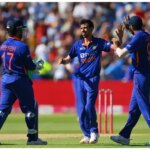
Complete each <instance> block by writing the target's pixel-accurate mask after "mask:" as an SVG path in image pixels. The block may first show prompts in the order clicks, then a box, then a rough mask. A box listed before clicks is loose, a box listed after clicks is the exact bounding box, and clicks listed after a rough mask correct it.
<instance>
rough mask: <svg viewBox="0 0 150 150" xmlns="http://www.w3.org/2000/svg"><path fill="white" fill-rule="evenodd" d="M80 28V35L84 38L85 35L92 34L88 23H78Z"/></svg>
mask: <svg viewBox="0 0 150 150" xmlns="http://www.w3.org/2000/svg"><path fill="white" fill-rule="evenodd" d="M80 30H81V35H82V36H83V37H84V38H87V37H89V36H91V35H92V29H91V28H89V26H88V24H81V25H80Z"/></svg>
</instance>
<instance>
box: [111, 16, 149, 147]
mask: <svg viewBox="0 0 150 150" xmlns="http://www.w3.org/2000/svg"><path fill="white" fill-rule="evenodd" d="M124 25H125V27H126V29H128V30H129V31H130V32H131V33H132V34H133V37H132V40H131V41H130V42H129V43H128V44H127V45H126V46H125V47H124V48H120V47H118V45H117V44H116V42H115V39H113V42H114V45H116V54H117V55H118V56H119V57H121V56H123V55H125V54H127V53H130V54H131V56H132V66H133V70H132V71H133V72H134V86H133V91H132V96H131V100H130V108H129V115H128V120H127V122H126V124H125V126H124V127H123V129H122V130H121V131H120V132H119V135H118V136H111V137H110V138H111V140H113V141H114V142H117V143H120V144H122V145H129V144H130V136H131V132H132V129H133V128H134V126H135V125H136V123H137V122H138V120H139V118H140V115H141V113H142V115H143V117H144V119H145V120H146V122H147V124H148V126H149V127H150V34H149V33H147V32H146V31H144V29H143V22H142V19H141V18H140V17H138V16H133V17H131V18H128V19H127V20H126V21H125V22H124ZM123 31H124V29H123V28H122V30H119V31H118V32H123ZM145 145H148V146H150V142H148V143H145Z"/></svg>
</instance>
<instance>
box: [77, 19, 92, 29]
mask: <svg viewBox="0 0 150 150" xmlns="http://www.w3.org/2000/svg"><path fill="white" fill-rule="evenodd" d="M81 24H88V27H89V28H92V29H94V24H93V22H92V21H91V20H88V19H82V20H81V21H80V25H81Z"/></svg>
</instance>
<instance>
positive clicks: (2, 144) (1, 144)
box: [0, 143, 17, 146]
mask: <svg viewBox="0 0 150 150" xmlns="http://www.w3.org/2000/svg"><path fill="white" fill-rule="evenodd" d="M4 145H17V144H11V143H9V144H8V143H7V144H6V143H0V146H4Z"/></svg>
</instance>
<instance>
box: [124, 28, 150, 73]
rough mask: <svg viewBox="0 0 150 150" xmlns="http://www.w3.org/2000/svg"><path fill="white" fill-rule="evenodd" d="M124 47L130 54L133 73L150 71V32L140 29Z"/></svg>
mask: <svg viewBox="0 0 150 150" xmlns="http://www.w3.org/2000/svg"><path fill="white" fill-rule="evenodd" d="M125 48H126V49H127V50H128V51H129V53H131V55H132V66H133V71H134V73H150V34H149V33H147V32H145V31H143V30H140V31H139V32H138V33H137V34H135V35H134V36H133V38H132V40H131V42H129V44H127V46H126V47H125Z"/></svg>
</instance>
